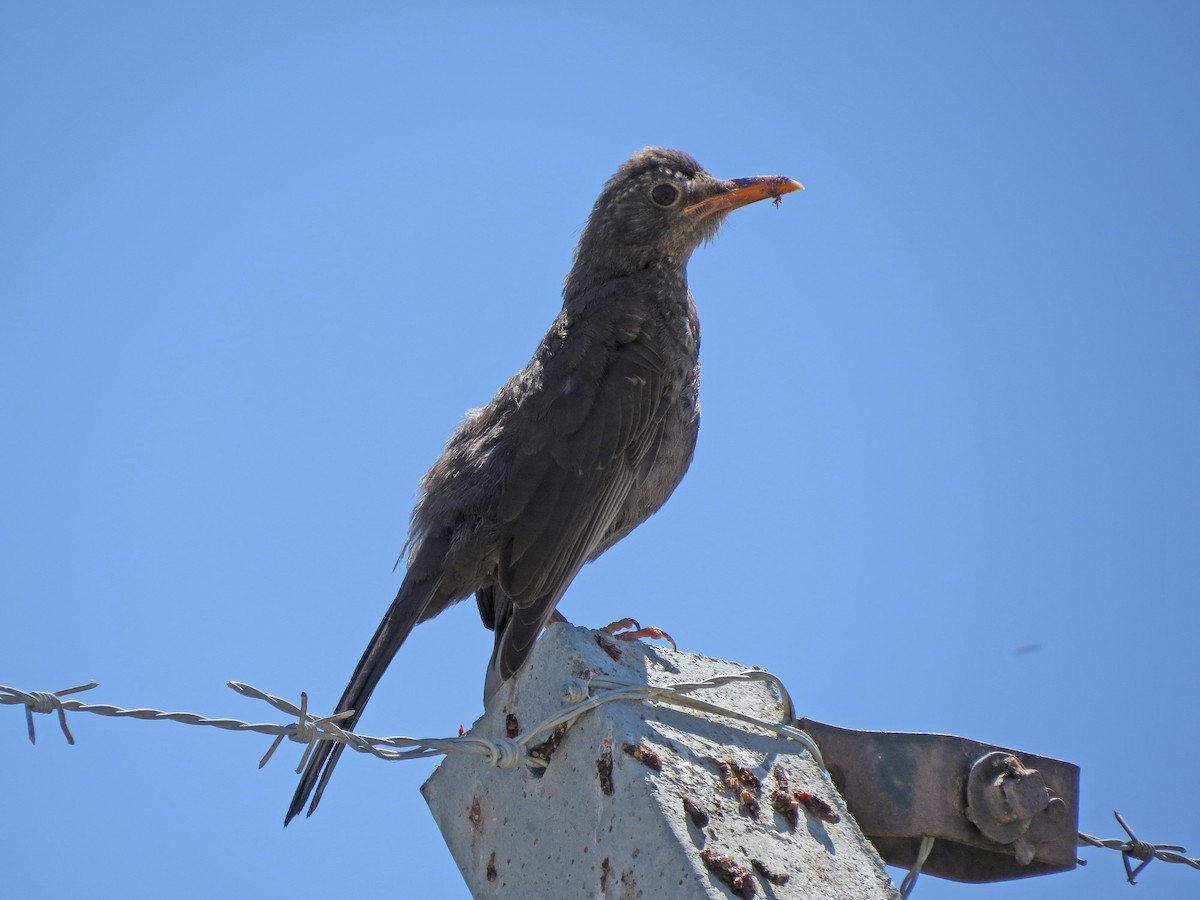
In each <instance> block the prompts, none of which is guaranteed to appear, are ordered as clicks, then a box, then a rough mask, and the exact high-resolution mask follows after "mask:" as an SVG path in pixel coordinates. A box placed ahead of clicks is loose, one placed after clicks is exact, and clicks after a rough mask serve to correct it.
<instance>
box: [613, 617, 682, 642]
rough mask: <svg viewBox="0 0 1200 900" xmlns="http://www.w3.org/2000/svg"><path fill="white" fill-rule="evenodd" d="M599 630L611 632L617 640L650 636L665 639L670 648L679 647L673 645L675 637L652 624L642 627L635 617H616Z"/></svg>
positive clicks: (660, 639)
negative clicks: (624, 629)
mask: <svg viewBox="0 0 1200 900" xmlns="http://www.w3.org/2000/svg"><path fill="white" fill-rule="evenodd" d="M623 628H631V629H633V630H632V631H622V629H623ZM600 630H601V631H603V632H604V633H605V634H611V635H612V636H613V637H615V638H616V639H617V640H618V641H640V640H642V639H643V638H650V639H651V640H654V641H666V642H667V643H668V644H670V645H671V649H672V650H678V649H679V648H678V647H677V646H675V638H673V637H671V636H670V635H669V634H667V633H666V632H665V631H663V630H662V629H661V628H655V627H654V626H653V625H649V626H647V627H645V628H643V627H642V626H641V623H640V622H638V620H637V619H618V620H617V621H616V622H613V623H611V624H609V625H605V626H604V627H603V628H601V629H600ZM618 632H619V633H618Z"/></svg>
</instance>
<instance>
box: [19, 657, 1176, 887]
mask: <svg viewBox="0 0 1200 900" xmlns="http://www.w3.org/2000/svg"><path fill="white" fill-rule="evenodd" d="M752 681H759V682H766V683H768V684H769V685H770V686H771V687H772V688H773V690H774V691H775V692H776V694H777V695H778V698H779V700H780V702H781V703H782V705H783V707H784V710H785V721H784V722H768V721H766V720H764V719H759V718H757V717H755V716H750V715H747V714H746V713H742V712H739V711H738V710H734V709H729V708H728V707H724V706H720V705H719V704H715V703H709V702H708V701H705V700H702V699H700V698H699V697H696V696H693V694H695V693H696V692H698V691H701V690H704V689H708V688H715V687H720V686H722V685H727V684H732V683H737V682H752ZM227 684H228V686H229V687H230V688H232V689H233V690H234V691H236V692H237V693H239V694H241V695H242V696H243V697H248V698H250V699H252V700H260V701H263V702H265V703H268V704H269V705H270V706H272V707H274V708H275V709H277V710H279V711H280V712H282V713H285V714H286V715H289V716H293V717H294V718H295V720H296V721H294V722H289V723H287V724H283V725H281V724H277V723H272V722H259V723H254V722H243V721H241V720H240V719H229V718H219V719H214V718H209V717H207V716H201V715H198V714H196V713H189V712H166V711H164V710H159V709H146V708H140V709H124V708H122V707H119V706H111V705H109V704H102V703H85V702H83V701H81V700H73V699H71V700H68V699H64V698H66V697H68V696H70V695H71V694H78V693H81V692H83V691H90V690H93V689H94V688H97V687H99V684H98V683H97V682H94V681H93V682H89V683H88V684H81V685H76V686H75V687H69V688H64V689H62V690H59V691H50V692H48V691H22V690H20V689H18V688H14V687H8V686H6V685H0V705H21V706H24V707H25V722H26V731H27V734H28V737H29V741H30V743H34V744H36V743H37V734H36V731H35V729H34V723H33V714H34V713H45V714H50V713H57V714H58V724H59V728H60V729H61V730H62V733H63V735H64V737H65V738H66V740H67V743H68V744H72V745H73V744H74V743H75V738H74V736H73V735H72V734H71V729H70V728H69V726H68V725H67V717H66V713H68V712H81V713H93V714H95V715H101V716H109V717H114V718H132V719H143V720H147V721H171V722H178V723H180V724H183V725H201V726H208V727H211V728H220V729H223V730H226V731H238V732H252V733H255V734H263V735H273V736H274V737H275V740H274V741H272V742H271V746H270V747H269V748H268V749H267V752H266V753H265V754H264V755H263V757H262V759H260V760H259V763H258V767H259V768H260V769H261V768H262V767H263V766H265V765H266V764H267V762H268V761H269V760H270V759H271V757H272V756H273V755H274V754H275V751H276V750H278V749H279V746H280V744H281V743H282V742H283V740H284V738H288V739H290V740H293V741H296V742H297V743H301V744H305V745H306V747H305V751H304V754H303V756H301V758H300V763H299V764H298V765H297V767H296V771H297V772H299V771H301V770H302V769H303V768H304V765H305V763H307V762H308V758H309V756H311V755H312V751H313V749H314V748H315V747H316V746H317V744H318V743H320V742H321V741H336V742H338V743H342V744H345V745H347V746H349V747H351V748H353V749H354V750H357V751H358V752H360V753H368V754H370V755H372V756H375V757H378V758H379V759H384V760H402V759H423V758H426V757H430V756H438V755H442V754H448V753H470V754H473V755H476V756H481V757H483V758H484V759H485V760H486V761H487V762H488V763H489V764H491V765H493V766H497V767H499V768H516V767H517V766H520V765H528V766H533V767H538V768H542V767H545V766H546V765H547V755H546V754H544V753H543V755H541V756H539V755H537V751H538V749H539V748H538V747H537V746H536V745H535V744H534V741H535V739H536V738H538V737H540V736H542V735H547V736H549V735H552V734H554V732H555V731H556V730H557V729H560V728H561V729H565V728H566V727H569V726H570V725H571V724H572V723H573V722H575V721H576V720H577V719H578V718H579V717H581V716H583V715H585V714H586V713H588V712H589V711H591V710H593V709H595V708H597V707H599V706H602V705H604V704H605V703H612V702H616V701H622V700H626V701H649V702H657V703H662V704H665V705H670V706H675V707H679V708H683V709H691V710H694V711H697V712H705V713H710V714H713V715H719V716H722V717H724V718H727V719H733V720H735V721H741V722H744V723H746V724H748V725H752V726H754V727H757V728H762V729H765V730H767V731H772V732H775V733H776V734H779V735H780V736H781V737H785V738H787V739H789V740H794V741H796V742H798V743H800V744H801V745H802V746H803V747H804V748H805V749H806V750H808V751H809V753H810V754H811V755H812V757H813V759H814V760H815V761H816V762H817V764H818V765H820V766H821V768H822V769H824V768H825V761H824V760H823V759H822V757H821V751H820V750H819V749H818V748H817V745H816V743H815V742H814V741H813V739H812V738H811V737H809V736H808V735H807V734H806V733H805V732H803V731H801V730H800V729H799V728H796V727H794V726H792V725H789V724H787V723H788V722H790V721H793V720H794V707H793V706H792V701H791V697H790V696H789V695H788V692H787V688H786V687H785V686H784V684H783V682H781V681H780V680H779V679H778V678H777V677H776V676H774V675H772V674H771V673H770V672H766V671H764V670H762V669H750V670H747V671H744V672H739V673H737V674H734V675H721V676H715V677H713V678H708V679H705V680H703V681H695V682H676V683H673V684H668V685H647V684H632V683H629V682H624V681H618V680H616V679H610V678H605V677H603V676H594V677H593V678H591V679H590V680H589V681H585V680H583V679H571V680H569V681H566V682H564V683H563V693H562V696H563V701H564V702H565V703H566V704H567V706H566V707H565V708H564V709H562V710H560V711H559V712H558V713H556V714H555V715H553V716H550V717H549V718H547V719H546V720H545V721H543V722H541V723H539V724H538V725H537V726H535V727H534V728H531V729H529V730H528V731H526V732H524V733H523V734H520V735H518V736H517V737H515V738H480V737H473V736H471V735H465V734H464V735H459V736H458V737H449V738H411V737H403V736H395V737H372V736H370V735H364V734H358V733H356V732H353V731H347V730H345V729H343V728H341V727H340V726H339V725H338V722H339V721H340V720H343V719H345V718H346V717H348V716H350V715H351V713H350V712H342V713H337V714H335V715H332V716H316V715H314V714H312V713H310V712H309V711H308V695H307V694H305V693H303V692H301V694H300V704H299V706H297V705H296V704H294V703H292V702H291V701H290V700H285V699H283V698H282V697H276V696H274V695H273V694H267V693H265V692H263V691H260V690H259V689H258V688H256V687H253V686H251V685H248V684H244V683H242V682H239V681H230V682H227ZM597 689H598V690H597ZM1113 815H1115V816H1116V819H1117V823H1118V824H1119V825H1120V826H1121V827H1122V828H1123V829H1124V830H1125V833H1126V834H1127V835H1128V836H1129V838H1128V840H1121V839H1113V838H1109V839H1102V838H1097V837H1093V836H1092V835H1090V834H1084V833H1083V832H1079V833H1078V845H1079V846H1080V847H1084V846H1090V847H1097V848H1100V849H1104V850H1116V851H1117V852H1119V853H1120V854H1121V860H1122V862H1123V863H1124V865H1125V876H1126V879H1127V880H1128V881H1129V883H1130V884H1136V883H1137V876H1138V875H1139V874H1141V872H1142V871H1143V870H1144V869H1145V868H1146V866H1148V865H1149V864H1150V863H1151V862H1152V861H1153V860H1155V859H1161V860H1162V861H1163V862H1170V863H1183V864H1184V865H1187V866H1191V867H1192V868H1193V869H1197V870H1200V858H1193V857H1187V856H1184V855H1183V854H1184V853H1185V852H1186V849H1185V848H1184V847H1182V846H1180V845H1178V844H1150V843H1147V842H1145V841H1141V840H1138V838H1137V836H1136V835H1135V834H1134V833H1133V829H1132V828H1130V827H1129V823H1128V822H1126V821H1125V818H1124V817H1123V816H1122V815H1121V814H1120V813H1119V812H1114V813H1113ZM1131 860H1136V861H1137V862H1138V865H1137V866H1133V865H1132V864H1131V862H1130V861H1131ZM1079 864H1080V865H1087V861H1086V860H1083V859H1081V860H1079ZM919 872H920V864H918V865H917V866H915V867H914V871H913V872H910V873H909V875H910V878H909V879H906V886H907V887H908V890H909V891H910V892H911V890H912V888H913V887H914V886H915V882H916V875H917V873H919ZM910 881H911V883H909V882H910Z"/></svg>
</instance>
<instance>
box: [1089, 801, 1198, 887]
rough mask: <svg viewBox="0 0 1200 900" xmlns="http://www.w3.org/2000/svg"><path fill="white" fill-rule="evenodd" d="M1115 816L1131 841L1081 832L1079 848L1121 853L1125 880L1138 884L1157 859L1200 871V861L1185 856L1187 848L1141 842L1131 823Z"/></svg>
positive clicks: (1115, 813)
mask: <svg viewBox="0 0 1200 900" xmlns="http://www.w3.org/2000/svg"><path fill="white" fill-rule="evenodd" d="M1113 815H1114V816H1116V817H1117V824H1118V825H1120V826H1121V827H1122V828H1124V829H1125V833H1126V834H1127V835H1129V840H1127V841H1122V840H1120V839H1119V838H1117V839H1114V838H1108V839H1103V840H1102V839H1101V838H1097V837H1092V836H1091V835H1090V834H1084V833H1083V832H1082V831H1081V832H1079V846H1080V847H1100V848H1102V849H1105V850H1117V851H1119V852H1120V854H1121V862H1123V863H1124V864H1125V878H1126V880H1127V881H1128V882H1129V883H1130V884H1137V876H1138V875H1139V874H1141V871H1142V869H1144V868H1146V866H1148V865H1150V863H1151V862H1153V861H1154V860H1156V859H1161V860H1162V861H1163V862H1170V863H1183V864H1184V865H1185V866H1191V867H1192V868H1193V869H1200V859H1198V858H1195V857H1189V856H1184V855H1183V854H1184V853H1185V852H1186V850H1187V848H1185V847H1181V846H1179V845H1178V844H1148V843H1146V842H1145V841H1139V840H1138V839H1137V836H1136V835H1135V834H1134V833H1133V829H1132V828H1130V827H1129V823H1128V822H1126V821H1125V817H1124V816H1122V815H1121V814H1120V813H1119V812H1116V811H1115V810H1114V811H1113ZM1131 859H1136V860H1138V865H1137V866H1136V867H1135V866H1132V865H1131V864H1130V862H1129V861H1130V860H1131ZM1079 863H1080V865H1084V866H1086V865H1087V860H1083V859H1081V860H1079Z"/></svg>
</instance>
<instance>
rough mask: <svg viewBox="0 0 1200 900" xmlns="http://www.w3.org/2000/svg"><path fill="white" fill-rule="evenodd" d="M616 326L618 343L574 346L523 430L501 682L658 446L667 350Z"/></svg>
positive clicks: (500, 623) (510, 507)
mask: <svg viewBox="0 0 1200 900" xmlns="http://www.w3.org/2000/svg"><path fill="white" fill-rule="evenodd" d="M616 334H617V335H618V338H617V340H616V341H615V343H595V344H585V346H584V347H583V349H582V350H576V349H575V348H572V350H573V351H574V352H573V353H572V354H571V355H572V356H573V357H575V358H573V359H571V363H572V365H571V368H570V371H569V373H567V374H566V375H565V376H560V377H558V378H556V379H554V381H553V382H552V383H554V384H555V385H557V386H558V390H557V392H556V394H555V395H554V396H551V397H546V398H544V399H543V401H542V402H541V403H536V404H530V407H531V408H527V409H525V410H522V414H523V415H524V416H528V417H530V418H531V419H532V421H529V422H527V423H522V424H521V426H520V429H521V431H520V433H522V434H524V435H536V437H534V438H533V439H532V440H531V441H529V442H527V443H525V444H523V445H522V446H521V447H520V448H518V449H517V451H516V456H515V457H514V459H513V462H512V468H511V469H510V470H509V473H508V475H507V477H506V479H505V484H504V491H503V493H502V495H501V500H500V517H501V520H502V521H503V522H504V523H505V526H506V539H505V541H504V543H503V545H502V546H501V548H500V565H499V587H500V590H501V591H502V592H503V593H504V594H505V595H506V596H507V597H508V598H510V599H511V603H512V607H511V609H507V608H506V609H499V610H497V609H494V610H492V620H493V622H494V624H496V626H497V627H498V632H497V638H496V652H495V656H494V657H493V668H494V669H495V670H496V674H497V675H498V676H499V678H500V680H504V679H507V678H509V677H511V675H512V674H513V673H514V672H515V671H516V670H517V669H518V668H520V666H521V664H522V663H523V662H524V660H525V658H526V656H528V654H529V651H530V648H531V647H532V645H533V641H534V640H535V639H536V637H537V635H538V632H539V631H540V630H541V628H542V625H543V624H544V623H545V619H546V617H547V616H548V615H549V614H550V611H551V610H552V609H553V608H554V605H555V604H556V603H557V602H558V599H559V597H560V596H561V595H562V592H563V591H564V590H565V589H566V586H567V585H568V584H569V583H570V582H571V579H572V578H574V577H575V574H576V573H577V572H578V571H579V568H580V567H581V566H582V565H583V564H584V562H586V561H587V560H588V559H589V558H590V557H591V556H592V555H593V552H594V550H595V548H596V546H597V544H598V543H599V542H600V541H601V540H602V538H603V537H604V535H605V534H606V533H607V532H608V530H609V528H610V527H611V526H612V524H613V522H614V521H615V520H616V518H617V517H618V516H619V515H620V513H621V510H622V508H623V506H624V504H625V501H626V498H627V497H628V496H629V492H630V491H631V490H632V489H633V487H634V486H635V485H636V484H637V483H638V481H639V479H640V478H642V477H643V476H644V474H645V473H646V472H647V471H648V470H649V468H650V467H651V466H652V464H653V462H654V457H655V455H656V454H657V452H658V447H659V444H660V441H661V437H662V429H663V416H664V413H665V411H666V407H667V397H666V394H665V392H664V361H663V358H662V356H661V354H660V353H659V352H658V350H657V349H656V348H655V347H654V345H653V343H652V342H651V341H650V340H648V335H647V334H646V333H645V332H644V331H643V330H642V329H641V327H634V323H628V327H627V328H626V329H625V330H624V331H622V330H621V329H616ZM622 337H625V338H626V339H625V340H622V339H621V338H622ZM495 599H496V598H494V597H493V598H491V601H492V602H493V603H494V602H495Z"/></svg>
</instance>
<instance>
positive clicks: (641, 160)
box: [575, 147, 803, 276]
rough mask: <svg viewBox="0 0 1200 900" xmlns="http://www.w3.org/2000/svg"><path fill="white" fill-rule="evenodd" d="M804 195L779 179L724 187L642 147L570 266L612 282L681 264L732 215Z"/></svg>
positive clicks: (601, 204)
mask: <svg viewBox="0 0 1200 900" xmlns="http://www.w3.org/2000/svg"><path fill="white" fill-rule="evenodd" d="M802 189H803V188H802V185H800V184H799V183H797V182H795V181H792V179H790V178H785V177H784V176H782V175H768V176H761V177H756V178H737V179H734V180H732V181H723V180H721V179H719V178H714V177H713V176H712V175H710V174H708V172H706V171H705V170H704V168H703V167H702V166H701V165H700V164H699V163H698V162H696V160H694V159H692V158H691V157H690V156H688V155H687V154H686V153H682V152H680V151H679V150H668V149H665V148H662V147H647V148H646V149H645V150H640V151H638V152H637V153H635V154H633V156H631V157H630V158H629V159H628V160H626V162H625V164H624V165H622V166H621V168H619V169H618V170H617V172H616V174H615V175H613V177H612V178H610V179H609V180H608V183H607V184H605V185H604V189H603V190H602V191H601V192H600V196H599V198H598V199H597V200H596V205H595V206H593V207H592V214H591V215H590V216H589V217H588V222H587V226H586V227H585V228H584V230H583V235H582V236H581V237H580V239H579V247H578V248H577V249H576V251H575V268H576V269H577V270H578V269H580V268H581V267H586V268H588V269H593V270H596V269H601V270H605V271H604V274H607V275H610V276H611V275H620V274H628V273H629V272H635V271H639V270H641V269H645V268H647V267H649V266H651V265H654V264H655V263H676V264H679V265H683V264H685V263H686V262H687V260H688V258H689V257H690V256H691V255H692V251H693V250H695V249H696V248H697V247H698V246H699V245H700V244H701V243H702V242H704V241H706V240H709V239H711V238H712V237H713V236H714V235H715V234H716V233H717V230H718V229H719V228H720V227H721V223H722V222H723V221H724V219H725V217H726V216H727V215H728V214H729V213H730V212H732V211H733V210H735V209H737V208H738V207H740V206H745V205H746V204H748V203H753V202H755V201H756V200H763V199H765V198H767V197H775V198H778V197H781V196H782V195H783V194H787V193H790V192H791V191H797V190H802ZM597 274H599V272H597Z"/></svg>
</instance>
